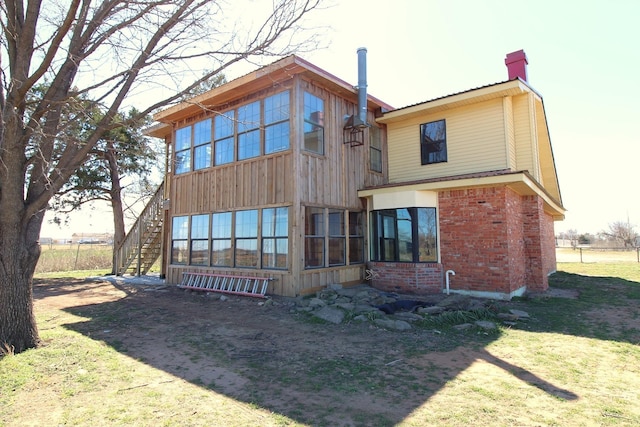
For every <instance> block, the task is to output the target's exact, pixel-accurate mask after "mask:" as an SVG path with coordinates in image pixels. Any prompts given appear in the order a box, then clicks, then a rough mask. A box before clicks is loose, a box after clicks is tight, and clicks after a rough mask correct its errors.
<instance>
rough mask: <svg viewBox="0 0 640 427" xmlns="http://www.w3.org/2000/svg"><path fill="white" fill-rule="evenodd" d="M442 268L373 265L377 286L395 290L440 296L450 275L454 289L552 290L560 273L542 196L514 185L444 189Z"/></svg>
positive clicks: (440, 202)
mask: <svg viewBox="0 0 640 427" xmlns="http://www.w3.org/2000/svg"><path fill="white" fill-rule="evenodd" d="M438 210H439V212H438V216H439V221H440V222H439V236H438V238H439V242H440V244H439V247H440V256H441V261H442V263H441V264H434V263H388V262H370V263H369V265H368V268H369V269H370V270H373V271H374V272H375V277H374V278H373V279H372V282H371V284H372V286H374V287H376V288H378V289H382V290H386V291H389V292H401V293H414V294H427V293H440V292H442V290H443V289H444V286H445V277H444V272H445V271H447V270H453V271H455V273H456V274H455V276H451V289H452V290H454V291H455V290H462V291H470V292H481V293H497V294H511V293H512V292H514V291H517V290H519V289H521V288H522V287H523V286H526V287H527V290H530V291H543V290H546V289H547V288H548V274H549V273H551V272H553V271H555V269H556V259H555V243H554V232H553V218H552V217H551V216H550V215H548V214H546V213H545V212H544V204H543V201H542V199H541V198H540V197H538V196H520V195H519V194H517V193H516V192H515V191H513V190H511V189H510V188H508V187H505V186H503V187H486V188H471V189H465V190H449V191H441V192H440V193H439V194H438Z"/></svg>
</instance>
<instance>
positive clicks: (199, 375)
mask: <svg viewBox="0 0 640 427" xmlns="http://www.w3.org/2000/svg"><path fill="white" fill-rule="evenodd" d="M34 298H35V301H36V310H37V309H38V307H39V306H48V307H51V308H57V309H61V310H65V311H68V312H71V313H73V314H75V315H80V316H84V317H89V318H91V319H92V320H90V321H88V322H83V323H80V324H73V325H69V327H70V328H73V329H75V330H77V331H78V332H81V333H83V334H85V335H88V336H90V337H91V338H93V339H96V340H102V341H105V342H107V343H109V344H110V345H112V346H114V347H116V348H117V349H119V350H120V351H121V352H123V353H125V354H127V355H129V356H131V357H134V358H136V359H139V360H142V361H144V362H146V363H148V364H150V365H153V366H154V367H156V368H159V369H162V370H164V371H165V372H167V373H169V374H171V375H175V376H178V377H180V378H183V379H186V380H187V381H190V382H193V383H197V384H202V385H203V386H205V387H208V388H210V389H213V390H215V391H216V392H220V393H224V394H225V395H227V396H230V397H234V398H236V399H239V400H242V401H246V402H255V403H256V404H258V405H260V406H263V407H267V408H269V409H270V410H272V411H274V412H278V413H282V414H285V415H287V416H288V417H291V418H294V419H297V420H299V421H300V422H305V423H313V424H314V425H316V424H315V423H316V422H318V421H321V422H320V423H318V424H317V425H321V424H324V425H331V424H332V423H333V425H354V424H353V423H354V422H353V421H351V420H357V419H358V418H359V417H363V416H364V417H366V418H367V419H371V417H372V416H373V417H377V418H373V419H374V420H375V419H377V420H378V421H372V424H371V425H391V424H395V423H397V422H399V421H400V420H402V419H404V418H405V417H406V416H407V415H408V414H409V413H411V412H412V411H413V410H414V409H415V408H416V407H417V406H419V405H421V404H422V403H424V401H425V399H426V398H428V397H429V396H430V395H431V394H432V393H433V392H434V391H436V390H437V389H438V388H439V387H440V386H441V385H442V384H444V383H445V382H447V381H448V380H450V379H451V378H453V377H455V375H456V374H457V373H458V372H460V371H461V370H462V369H464V368H466V367H467V366H468V364H469V363H471V362H472V361H474V360H475V359H476V358H477V357H479V356H478V355H476V354H475V353H474V351H473V350H468V352H464V353H463V352H460V351H456V353H455V354H452V353H449V351H451V350H453V348H454V347H455V345H456V343H455V342H453V341H450V340H449V339H448V338H447V337H446V336H442V335H440V334H438V333H436V332H433V331H427V330H421V329H418V328H416V329H415V330H413V331H410V332H402V333H399V332H393V331H386V330H383V329H380V328H377V327H374V326H372V325H371V324H368V323H366V324H356V323H349V324H344V325H333V324H324V323H319V322H313V321H309V320H308V319H306V320H305V319H303V318H302V317H304V314H295V313H292V312H291V305H290V303H291V300H290V299H287V298H277V297H276V298H274V301H275V304H273V305H270V304H266V305H265V304H264V300H261V299H257V298H248V297H238V296H229V298H228V299H227V300H226V301H221V300H216V299H214V298H210V297H207V296H206V294H204V293H201V292H189V291H184V290H180V289H177V288H176V287H174V286H166V287H160V288H158V287H154V286H144V285H143V286H140V285H114V284H112V283H109V282H106V281H82V280H74V279H68V280H65V279H62V280H54V281H52V280H47V281H42V282H37V283H36V284H35V286H34ZM433 350H440V351H439V352H437V353H433V360H429V359H425V358H423V357H419V356H420V355H423V354H424V353H425V352H429V351H433ZM443 350H444V351H443ZM480 353H482V352H480ZM480 353H479V354H480ZM480 356H482V354H480ZM433 364H437V365H439V366H440V368H439V369H438V370H437V371H433V370H431V369H428V368H429V367H430V366H431V365H433ZM345 397H348V399H345ZM391 402H392V404H390V403H391ZM355 424H358V422H355ZM366 424H368V423H365V424H364V425H366ZM360 425H363V424H360Z"/></svg>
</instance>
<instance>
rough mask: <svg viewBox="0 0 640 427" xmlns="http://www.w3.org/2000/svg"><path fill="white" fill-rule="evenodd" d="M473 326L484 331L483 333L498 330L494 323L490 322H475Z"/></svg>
mask: <svg viewBox="0 0 640 427" xmlns="http://www.w3.org/2000/svg"><path fill="white" fill-rule="evenodd" d="M475 325H476V326H478V327H480V328H482V329H484V330H485V331H493V330H495V329H498V326H496V324H495V323H493V322H490V321H488V320H476V322H475Z"/></svg>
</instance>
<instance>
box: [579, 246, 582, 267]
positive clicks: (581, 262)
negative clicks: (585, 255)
mask: <svg viewBox="0 0 640 427" xmlns="http://www.w3.org/2000/svg"><path fill="white" fill-rule="evenodd" d="M579 249H580V264H582V248H579Z"/></svg>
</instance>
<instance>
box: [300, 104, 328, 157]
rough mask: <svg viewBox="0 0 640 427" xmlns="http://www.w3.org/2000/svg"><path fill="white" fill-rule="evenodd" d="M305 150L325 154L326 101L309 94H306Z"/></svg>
mask: <svg viewBox="0 0 640 427" xmlns="http://www.w3.org/2000/svg"><path fill="white" fill-rule="evenodd" d="M303 148H304V149H305V150H307V151H311V152H314V153H318V154H324V101H323V100H322V99H321V98H318V97H317V96H315V95H311V94H310V93H308V92H305V93H304V145H303Z"/></svg>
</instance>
